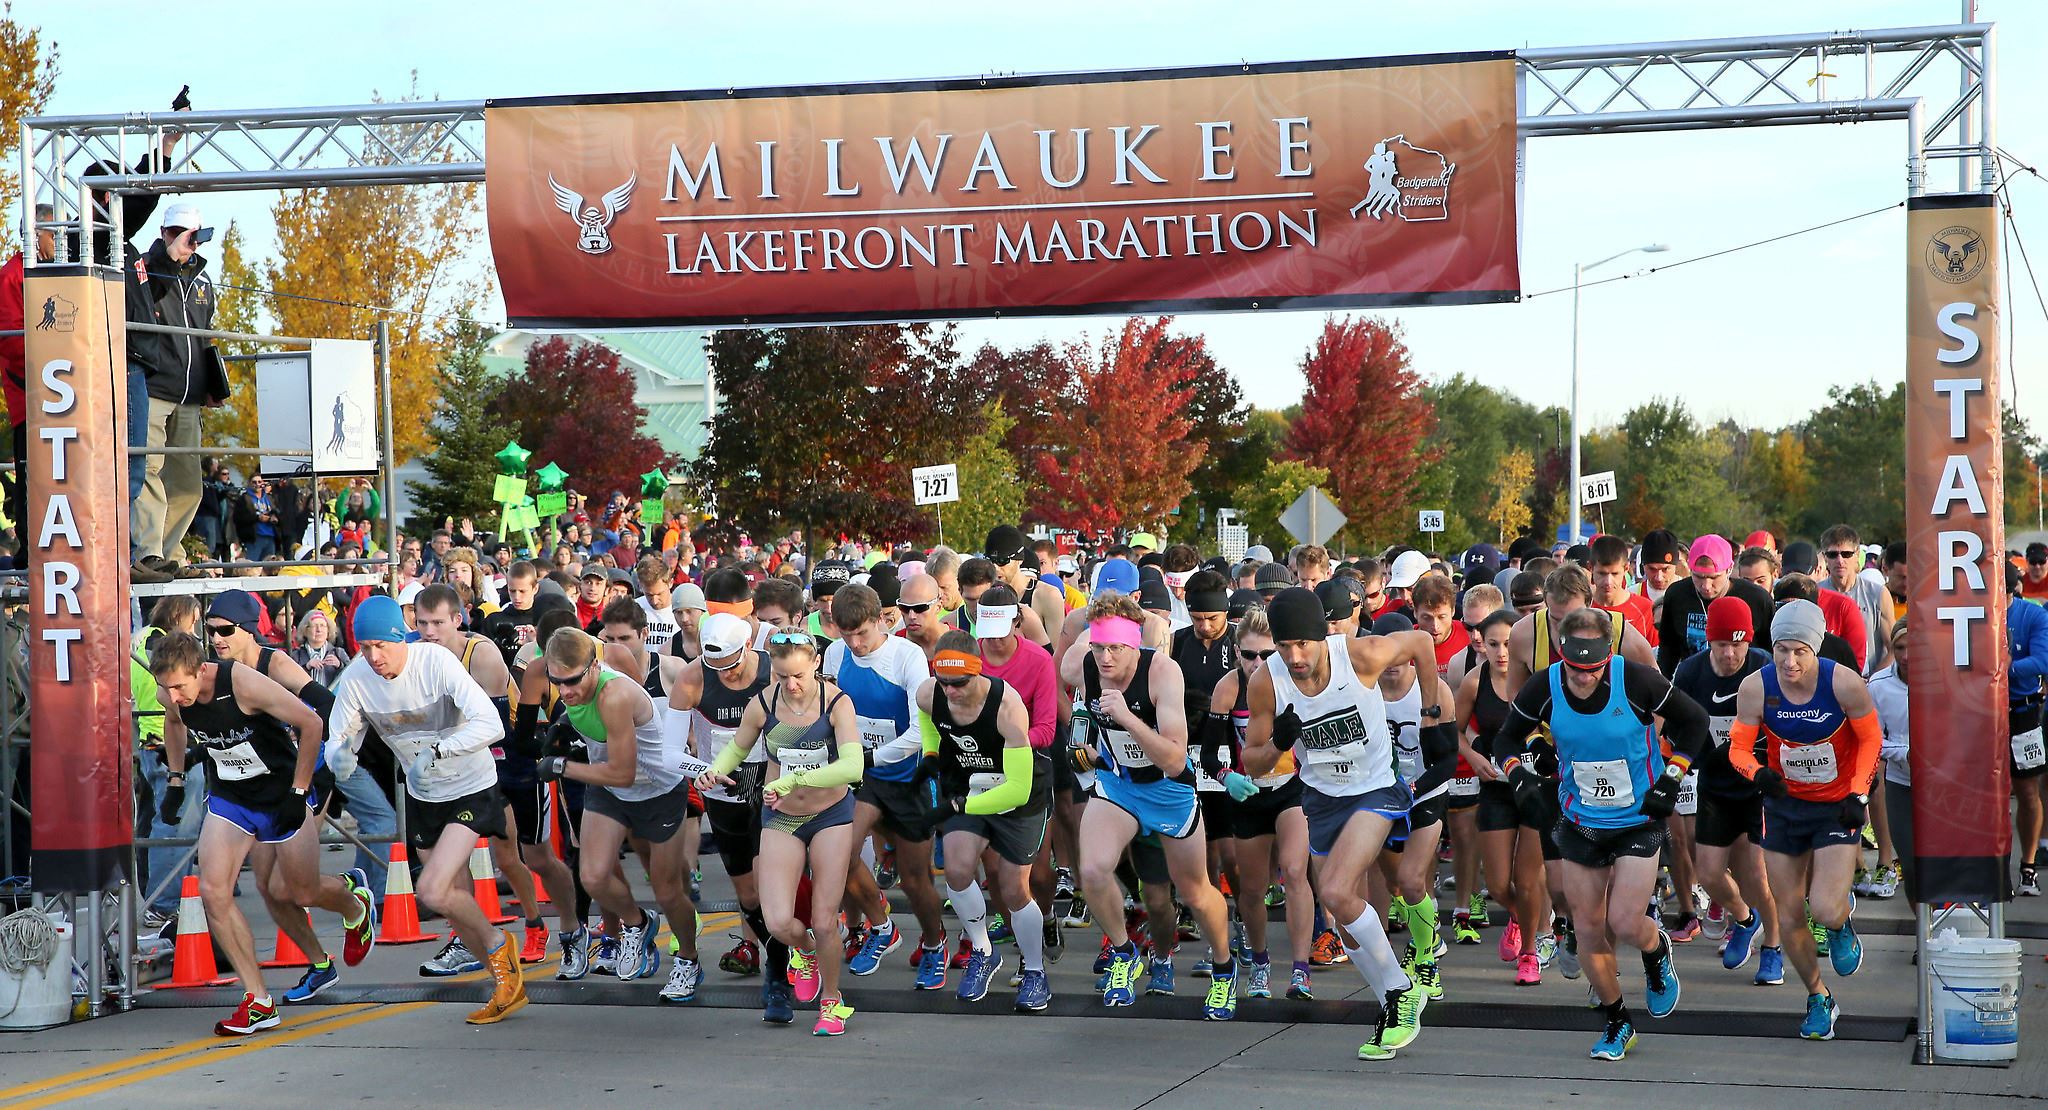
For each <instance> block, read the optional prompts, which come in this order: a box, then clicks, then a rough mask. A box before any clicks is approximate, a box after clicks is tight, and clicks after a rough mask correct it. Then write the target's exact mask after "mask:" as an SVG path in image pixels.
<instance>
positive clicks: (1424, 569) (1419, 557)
mask: <svg viewBox="0 0 2048 1110" xmlns="http://www.w3.org/2000/svg"><path fill="white" fill-rule="evenodd" d="M1428 573H1429V556H1427V555H1424V554H1423V553H1422V552H1420V551H1403V552H1402V553H1401V554H1400V555H1399V556H1398V557H1396V558H1395V559H1394V567H1393V569H1392V570H1390V571H1388V572H1387V587H1388V588H1389V589H1395V590H1405V589H1407V588H1409V587H1410V586H1413V585H1415V582H1416V580H1417V579H1419V578H1421V577H1422V576H1423V575H1425V574H1428Z"/></svg>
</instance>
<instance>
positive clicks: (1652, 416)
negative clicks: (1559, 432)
mask: <svg viewBox="0 0 2048 1110" xmlns="http://www.w3.org/2000/svg"><path fill="white" fill-rule="evenodd" d="M1620 431H1621V438H1622V440H1623V441H1624V442H1626V443H1627V445H1628V462H1629V466H1630V468H1631V472H1630V473H1625V474H1619V475H1617V479H1618V484H1619V485H1620V486H1621V488H1622V489H1623V490H1625V491H1627V496H1626V497H1624V499H1623V505H1624V511H1625V514H1626V516H1627V519H1628V522H1629V523H1630V524H1631V525H1632V526H1634V527H1635V528H1636V534H1637V535H1641V534H1642V533H1643V532H1646V531H1649V530H1650V529H1652V528H1670V529H1672V530H1673V531H1675V532H1677V533H1678V534H1679V535H1680V536H1695V535H1699V534H1700V533H1702V532H1729V531H1733V530H1735V529H1738V528H1746V527H1747V526H1748V524H1749V523H1750V522H1751V521H1754V520H1755V518H1756V514H1755V511H1754V510H1753V509H1751V508H1749V507H1748V506H1746V505H1744V504H1743V502H1742V499H1741V498H1740V497H1738V496H1737V495H1736V493H1735V490H1734V489H1733V488H1732V487H1730V486H1729V484H1728V479H1727V478H1726V477H1724V476H1723V474H1722V465H1723V463H1724V462H1725V461H1726V459H1727V456H1728V450H1729V446H1728V443H1727V441H1726V440H1725V439H1723V438H1721V437H1720V436H1719V435H1716V434H1710V433H1709V432H1707V431H1704V430H1702V429H1701V428H1700V426H1699V422H1698V421H1697V420H1695V419H1694V418H1693V415H1692V413H1691V412H1689V411H1687V409H1686V407H1685V402H1683V401H1678V400H1670V401H1667V400H1665V399H1663V398H1657V399H1655V400H1652V401H1649V402H1648V403H1646V404H1641V405H1637V406H1636V407H1635V408H1633V409H1630V410H1629V411H1628V413H1627V414H1626V415H1625V416H1623V417H1622V421H1621V429H1620ZM1582 456H1583V451H1582Z"/></svg>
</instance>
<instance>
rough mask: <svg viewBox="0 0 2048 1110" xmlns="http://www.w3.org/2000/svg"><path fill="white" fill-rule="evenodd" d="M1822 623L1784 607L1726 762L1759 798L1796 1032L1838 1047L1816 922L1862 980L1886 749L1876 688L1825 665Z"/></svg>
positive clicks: (1747, 691) (1837, 962)
mask: <svg viewBox="0 0 2048 1110" xmlns="http://www.w3.org/2000/svg"><path fill="white" fill-rule="evenodd" d="M1826 632H1827V619H1826V617H1824V616H1823V615H1822V613H1821V611H1820V606H1818V605H1815V604H1814V603H1812V602H1810V601H1788V602H1786V603H1785V607H1784V608H1782V609H1780V610H1778V614H1777V616H1776V617H1774V618H1773V619H1772V621H1771V662H1770V664H1769V665H1767V666H1765V667H1762V668H1760V669H1759V670H1758V671H1757V672H1756V673H1755V674H1752V675H1750V676H1749V677H1748V678H1746V679H1743V681H1742V689H1741V692H1740V693H1739V694H1737V695H1736V699H1735V724H1734V726H1733V727H1732V728H1731V730H1730V735H1729V739H1728V762H1729V764H1730V765H1731V766H1732V767H1733V768H1734V769H1735V771H1736V772H1738V773H1739V774H1742V775H1745V776H1747V777H1748V778H1749V779H1750V780H1751V781H1752V782H1754V783H1755V784H1756V788H1757V790H1758V791H1759V792H1761V793H1762V794H1763V797H1764V841H1763V849H1764V867H1765V869H1766V870H1767V872H1768V873H1769V875H1770V884H1771V891H1772V893H1773V894H1774V895H1775V896H1776V897H1777V903H1778V929H1779V932H1780V933H1781V934H1782V935H1783V937H1784V943H1785V955H1786V957H1787V958H1789V959H1790V960H1791V961H1792V969H1793V971H1795V972H1797V973H1798V975H1799V978H1800V980H1801V981H1802V982H1804V983H1805V984H1806V1019H1805V1020H1804V1021H1802V1022H1801V1023H1800V1025H1799V1035H1800V1036H1802V1037H1805V1038H1807V1039H1809V1040H1820V1041H1825V1040H1833V1039H1834V1036H1835V1022H1836V1020H1837V1019H1838V1018H1839V1017H1840V1015H1841V1007H1839V1006H1838V1005H1836V1003H1835V998H1834V994H1833V992H1831V991H1829V990H1828V989H1827V988H1826V987H1825V986H1823V985H1822V983H1821V978H1820V963H1819V954H1818V949H1817V946H1816V945H1815V943H1814V937H1813V934H1812V933H1811V932H1809V931H1808V929H1807V926H1806V917H1807V915H1809V914H1810V915H1811V916H1812V918H1813V920H1814V921H1816V922H1818V923H1819V924H1820V926H1821V928H1822V929H1823V930H1825V934H1826V938H1827V945H1828V959H1829V962H1830V963H1832V964H1833V966H1834V969H1835V974H1836V975H1841V976H1848V975H1853V974H1855V973H1856V969H1857V968H1859V967H1861V966H1862V964H1863V942H1862V941H1861V940H1860V939H1858V938H1857V936H1856V928H1855V926H1854V925H1852V924H1851V923H1850V921H1849V917H1850V914H1851V913H1852V912H1853V911H1854V909H1855V906H1856V900H1855V898H1854V897H1853V896H1852V895H1851V893H1850V890H1849V886H1850V883H1851V882H1852V881H1853V880H1854V878H1855V874H1856V864H1857V861H1858V860H1859V859H1860V858H1861V854H1862V849H1863V845H1862V842H1861V830H1862V828H1863V823H1864V821H1865V820H1866V819H1867V817H1868V807H1869V804H1870V803H1869V791H1870V784H1871V780H1872V778H1873V776H1874V775H1875V774H1876V772H1877V759H1878V755H1879V753H1880V751H1881V750H1882V748H1883V744H1884V727H1883V725H1882V724H1880V723H1879V721H1878V717H1877V707H1876V704H1875V703H1874V702H1872V701H1871V699H1870V690H1869V688H1868V687H1867V686H1865V685H1864V682H1863V679H1862V678H1861V677H1859V676H1858V675H1857V674H1856V672H1855V670H1854V669H1853V668H1851V667H1845V666H1842V665H1840V664H1837V663H1835V662H1833V661H1831V660H1827V659H1822V658H1819V656H1818V655H1817V652H1818V650H1819V648H1820V643H1821V637H1822V636H1824V635H1825V634H1826Z"/></svg>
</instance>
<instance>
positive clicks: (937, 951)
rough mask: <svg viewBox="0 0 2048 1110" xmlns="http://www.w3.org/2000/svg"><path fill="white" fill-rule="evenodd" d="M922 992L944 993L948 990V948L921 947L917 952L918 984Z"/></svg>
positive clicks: (941, 945) (941, 946)
mask: <svg viewBox="0 0 2048 1110" xmlns="http://www.w3.org/2000/svg"><path fill="white" fill-rule="evenodd" d="M915 986H916V987H917V989H918V990H921V991H942V990H945V989H946V946H945V945H944V944H940V945H939V946H938V947H937V948H925V947H919V948H918V950H917V982H916V984H915Z"/></svg>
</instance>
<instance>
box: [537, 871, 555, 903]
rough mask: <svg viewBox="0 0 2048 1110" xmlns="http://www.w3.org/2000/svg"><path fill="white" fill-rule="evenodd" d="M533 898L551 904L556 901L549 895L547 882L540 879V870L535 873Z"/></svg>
mask: <svg viewBox="0 0 2048 1110" xmlns="http://www.w3.org/2000/svg"><path fill="white" fill-rule="evenodd" d="M533 900H534V901H536V902H541V903H545V904H547V905H550V906H552V905H554V903H555V900H554V899H553V898H550V897H548V887H547V884H546V883H543V882H541V881H540V872H538V871H535V872H534V873H533Z"/></svg>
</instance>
